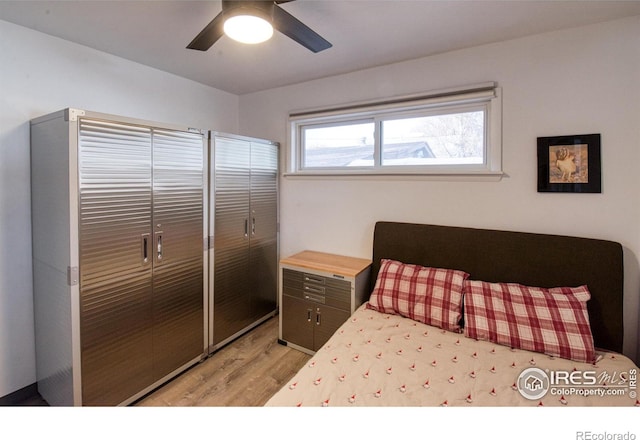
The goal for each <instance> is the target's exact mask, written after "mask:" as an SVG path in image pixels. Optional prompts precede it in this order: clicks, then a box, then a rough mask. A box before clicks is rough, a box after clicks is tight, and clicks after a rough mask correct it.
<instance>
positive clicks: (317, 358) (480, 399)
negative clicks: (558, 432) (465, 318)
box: [266, 304, 640, 407]
mask: <svg viewBox="0 0 640 440" xmlns="http://www.w3.org/2000/svg"><path fill="white" fill-rule="evenodd" d="M637 371H638V367H637V366H636V365H635V364H634V363H633V362H632V361H631V360H630V359H629V358H627V357H626V356H623V355H621V354H619V353H614V352H602V351H599V352H598V357H597V360H596V362H594V363H581V362H576V361H570V360H567V359H562V358H557V357H552V356H548V355H545V354H541V353H536V352H531V351H526V350H518V349H512V348H509V347H506V346H502V345H497V344H494V343H491V342H487V341H476V340H474V339H470V338H467V337H465V336H464V335H462V334H459V333H454V332H450V331H445V330H441V329H439V328H436V327H432V326H429V325H426V324H423V323H421V322H417V321H414V320H411V319H409V318H404V317H401V316H399V315H391V314H384V313H380V312H377V311H375V310H372V309H368V308H367V307H366V304H364V305H362V306H360V308H358V309H357V310H356V312H355V313H354V314H353V315H352V316H351V317H350V319H349V320H347V322H345V323H344V324H343V325H342V326H341V327H340V328H339V329H338V331H337V332H336V333H335V334H334V335H333V336H332V337H331V338H330V339H329V341H327V343H326V344H325V345H324V346H323V347H322V348H321V349H320V350H319V351H318V352H317V353H316V354H315V355H314V356H313V357H312V358H311V359H310V360H309V362H308V363H307V364H306V365H305V366H304V367H303V368H302V369H301V370H300V371H299V372H298V373H297V374H296V375H295V376H294V377H293V378H292V379H291V380H290V381H289V382H288V383H287V384H286V385H285V386H284V387H283V388H282V389H281V390H280V391H279V392H278V393H276V394H275V395H274V396H273V397H272V398H271V399H270V400H269V401H268V402H267V404H266V406H465V407H469V406H485V407H486V406H567V407H571V406H634V405H635V406H640V402H639V401H638V398H637V395H636V387H637V385H636V384H637V382H636V375H637Z"/></svg>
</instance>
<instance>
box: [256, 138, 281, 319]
mask: <svg viewBox="0 0 640 440" xmlns="http://www.w3.org/2000/svg"><path fill="white" fill-rule="evenodd" d="M250 222H251V225H250V228H251V246H250V268H251V269H250V272H249V274H250V277H251V289H250V295H251V311H250V313H251V317H252V319H254V320H255V319H259V318H261V317H263V316H265V315H267V314H268V313H270V312H273V311H274V310H275V309H276V305H277V297H278V230H277V228H278V146H277V145H272V144H264V143H257V142H252V143H251V217H250Z"/></svg>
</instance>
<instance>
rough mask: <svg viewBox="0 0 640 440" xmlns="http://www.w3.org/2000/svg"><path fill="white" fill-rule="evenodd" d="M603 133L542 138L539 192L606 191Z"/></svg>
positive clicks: (539, 156)
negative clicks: (603, 181)
mask: <svg viewBox="0 0 640 440" xmlns="http://www.w3.org/2000/svg"><path fill="white" fill-rule="evenodd" d="M601 174H602V170H601V162H600V134H581V135H571V136H550V137H539V138H538V192H570V193H600V192H602V181H601V180H602V177H601Z"/></svg>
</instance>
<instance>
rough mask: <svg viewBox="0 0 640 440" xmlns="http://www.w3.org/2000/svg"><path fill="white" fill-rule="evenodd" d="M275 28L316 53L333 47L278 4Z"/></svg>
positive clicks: (274, 6)
mask: <svg viewBox="0 0 640 440" xmlns="http://www.w3.org/2000/svg"><path fill="white" fill-rule="evenodd" d="M273 27H275V28H276V29H277V30H278V31H280V32H282V33H283V34H285V35H286V36H287V37H289V38H291V39H292V40H294V41H296V42H298V43H300V44H301V45H303V46H304V47H306V48H307V49H309V50H310V51H312V52H315V53H317V52H320V51H321V50H325V49H328V48H330V47H331V46H332V44H331V43H329V42H328V41H327V40H325V39H324V38H322V37H321V36H320V35H318V34H317V33H316V32H314V31H313V30H312V29H311V28H309V27H308V26H307V25H305V24H304V23H302V22H301V21H300V20H298V19H297V18H295V17H294V16H293V15H291V14H289V13H288V12H287V11H285V10H284V9H282V8H281V7H279V6H278V5H276V4H274V5H273Z"/></svg>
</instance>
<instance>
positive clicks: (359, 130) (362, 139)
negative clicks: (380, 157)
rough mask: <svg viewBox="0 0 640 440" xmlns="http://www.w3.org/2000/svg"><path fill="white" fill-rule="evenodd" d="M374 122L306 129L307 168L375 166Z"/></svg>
mask: <svg viewBox="0 0 640 440" xmlns="http://www.w3.org/2000/svg"><path fill="white" fill-rule="evenodd" d="M374 129H375V127H374V123H373V122H364V123H355V124H344V125H336V126H333V127H319V128H305V129H304V132H303V138H304V157H303V167H304V168H316V167H334V168H335V167H352V166H373V164H374V161H373V151H374Z"/></svg>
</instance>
